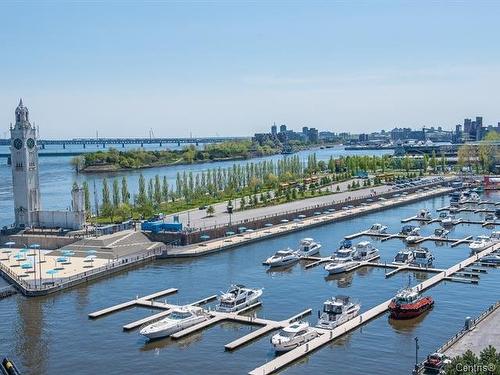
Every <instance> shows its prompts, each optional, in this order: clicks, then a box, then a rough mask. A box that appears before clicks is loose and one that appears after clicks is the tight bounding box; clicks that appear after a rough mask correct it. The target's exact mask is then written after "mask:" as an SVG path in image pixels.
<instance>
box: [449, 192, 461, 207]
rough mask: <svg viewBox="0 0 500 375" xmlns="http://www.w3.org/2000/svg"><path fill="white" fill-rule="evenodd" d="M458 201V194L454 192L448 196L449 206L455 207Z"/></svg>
mask: <svg viewBox="0 0 500 375" xmlns="http://www.w3.org/2000/svg"><path fill="white" fill-rule="evenodd" d="M459 200H460V192H458V191H454V192H453V193H451V194H450V205H451V206H454V205H457V204H458V201H459Z"/></svg>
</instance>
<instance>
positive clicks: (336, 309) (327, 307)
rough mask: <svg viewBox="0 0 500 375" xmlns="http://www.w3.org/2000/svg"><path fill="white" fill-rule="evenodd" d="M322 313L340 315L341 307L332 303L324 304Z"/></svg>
mask: <svg viewBox="0 0 500 375" xmlns="http://www.w3.org/2000/svg"><path fill="white" fill-rule="evenodd" d="M323 311H324V312H326V313H330V314H341V313H342V305H338V304H333V303H325V304H324V305H323Z"/></svg>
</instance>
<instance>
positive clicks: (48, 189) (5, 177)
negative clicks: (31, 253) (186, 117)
mask: <svg viewBox="0 0 500 375" xmlns="http://www.w3.org/2000/svg"><path fill="white" fill-rule="evenodd" d="M125 146H126V147H125V149H127V148H137V146H134V145H125ZM144 146H145V149H146V150H154V149H158V146H157V145H144ZM166 147H169V148H170V149H174V148H179V147H178V146H177V145H170V144H169V145H167V146H166ZM180 147H181V148H182V147H183V146H180ZM200 147H201V145H200ZM73 150H79V151H81V150H82V148H80V146H77V145H68V146H66V149H63V148H62V146H60V145H50V146H47V147H46V149H45V150H40V153H43V152H63V151H66V152H68V151H73ZM96 150H102V145H101V146H100V148H97V146H96V145H88V146H87V148H86V149H85V151H86V152H89V151H96ZM118 150H122V148H121V147H119V148H118ZM9 152H10V151H9V147H8V146H0V154H2V153H9ZM313 152H315V153H316V156H317V159H318V160H328V159H329V158H330V156H333V157H339V156H341V155H383V154H386V153H388V152H389V153H392V150H379V151H377V150H372V151H345V150H344V149H343V148H342V147H334V148H325V149H317V150H305V151H300V152H298V153H297V154H296V155H299V157H300V158H301V159H302V160H304V163H305V162H306V161H307V156H308V155H309V154H311V153H313ZM72 158H73V157H72V156H54V157H40V158H39V170H40V172H39V173H40V190H41V194H42V198H41V200H42V208H43V209H46V210H55V209H57V210H65V209H68V208H69V207H70V206H71V194H70V191H71V187H72V185H73V182H75V181H76V182H78V183H82V182H83V181H85V180H86V181H87V182H88V183H89V188H90V191H91V201H92V204H93V203H94V196H93V190H94V188H93V187H94V182H95V185H96V194H97V196H98V201H99V202H100V201H101V200H100V198H99V197H100V193H101V182H102V179H103V178H104V177H106V178H108V179H112V178H119V179H120V180H121V178H122V176H126V177H127V182H128V187H129V191H130V193H131V195H133V194H134V193H136V192H137V185H138V180H139V175H140V174H141V173H142V174H143V175H144V177H145V178H146V179H149V178H153V177H154V176H155V175H160V176H161V177H162V178H163V176H167V179H168V181H169V183H170V184H171V185H173V184H174V183H175V177H176V175H177V172H181V173H182V172H184V171H187V172H193V174H196V173H201V172H202V171H206V170H207V169H209V168H218V167H222V168H227V167H230V166H232V165H233V164H234V163H236V164H246V163H251V162H253V163H256V162H259V161H262V160H275V161H276V160H278V159H281V158H283V156H282V155H273V156H268V157H262V158H255V159H250V160H240V161H224V162H215V163H204V164H192V165H178V166H172V167H158V168H146V169H142V170H134V171H122V172H114V173H94V174H90V173H86V174H77V173H76V172H75V171H74V169H73V167H72V166H71V159H72ZM13 207H14V206H13V198H12V172H11V169H10V166H9V165H7V159H6V158H0V227H2V226H4V225H10V224H12V222H13V221H14V208H13Z"/></svg>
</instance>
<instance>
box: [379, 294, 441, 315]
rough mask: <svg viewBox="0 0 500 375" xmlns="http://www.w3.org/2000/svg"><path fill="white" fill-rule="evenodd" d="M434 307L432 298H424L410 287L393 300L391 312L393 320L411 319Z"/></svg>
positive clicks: (390, 305) (390, 307) (390, 306)
mask: <svg viewBox="0 0 500 375" xmlns="http://www.w3.org/2000/svg"><path fill="white" fill-rule="evenodd" d="M433 305H434V300H433V299H432V297H429V296H426V297H423V296H421V295H420V294H419V293H418V292H416V291H414V290H413V288H411V287H410V286H408V287H407V288H405V289H403V290H401V291H399V292H398V294H396V296H395V297H394V298H393V299H392V301H391V303H390V304H389V311H390V313H391V318H393V319H411V318H415V317H417V316H419V315H420V314H422V313H423V312H424V311H427V310H429V309H430V308H432V306H433Z"/></svg>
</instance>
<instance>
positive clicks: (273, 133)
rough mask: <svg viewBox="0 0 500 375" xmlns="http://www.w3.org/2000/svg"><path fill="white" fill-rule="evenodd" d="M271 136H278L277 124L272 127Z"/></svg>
mask: <svg viewBox="0 0 500 375" xmlns="http://www.w3.org/2000/svg"><path fill="white" fill-rule="evenodd" d="M271 134H272V135H273V136H276V134H278V127H277V126H276V124H273V126H271Z"/></svg>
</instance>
